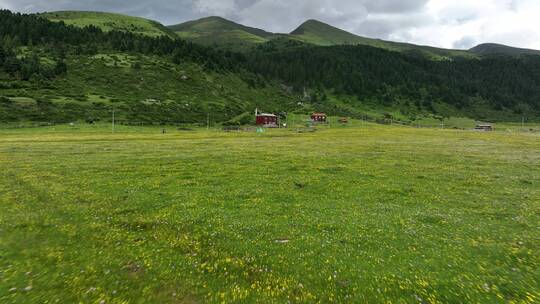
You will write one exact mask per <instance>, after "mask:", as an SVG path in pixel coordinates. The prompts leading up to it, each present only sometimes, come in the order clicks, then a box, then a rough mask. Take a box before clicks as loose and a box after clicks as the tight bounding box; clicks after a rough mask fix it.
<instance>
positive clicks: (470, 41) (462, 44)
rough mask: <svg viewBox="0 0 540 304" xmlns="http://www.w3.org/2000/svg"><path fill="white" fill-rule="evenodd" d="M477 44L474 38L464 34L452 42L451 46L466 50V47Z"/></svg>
mask: <svg viewBox="0 0 540 304" xmlns="http://www.w3.org/2000/svg"><path fill="white" fill-rule="evenodd" d="M477 44H478V43H476V39H474V37H471V36H465V37H463V38H461V39H459V40H457V41H455V42H454V43H453V45H452V47H453V48H454V49H461V50H468V49H470V48H472V47H474V46H475V45H477Z"/></svg>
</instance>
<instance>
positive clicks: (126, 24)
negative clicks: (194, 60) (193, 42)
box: [39, 11, 176, 38]
mask: <svg viewBox="0 0 540 304" xmlns="http://www.w3.org/2000/svg"><path fill="white" fill-rule="evenodd" d="M39 16H42V17H44V18H47V19H49V20H50V21H54V22H60V21H63V22H64V23H65V24H68V25H74V26H78V27H85V26H88V25H93V26H97V27H99V28H101V29H102V30H103V31H112V30H117V31H123V32H131V33H135V34H142V35H145V36H150V37H159V36H168V37H171V38H176V35H175V34H174V33H173V32H172V31H171V30H169V29H168V28H167V27H165V26H164V25H162V24H161V23H159V22H157V21H153V20H148V19H144V18H140V17H132V16H126V15H121V14H113V13H103V12H82V11H59V12H49V13H42V14H39Z"/></svg>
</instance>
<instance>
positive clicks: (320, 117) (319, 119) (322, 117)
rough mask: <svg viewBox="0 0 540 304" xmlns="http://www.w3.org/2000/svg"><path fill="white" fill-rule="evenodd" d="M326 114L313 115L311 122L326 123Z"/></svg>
mask: <svg viewBox="0 0 540 304" xmlns="http://www.w3.org/2000/svg"><path fill="white" fill-rule="evenodd" d="M326 118H327V116H326V113H313V114H311V121H313V122H326Z"/></svg>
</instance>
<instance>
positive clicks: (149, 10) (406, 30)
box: [0, 0, 540, 49]
mask: <svg viewBox="0 0 540 304" xmlns="http://www.w3.org/2000/svg"><path fill="white" fill-rule="evenodd" d="M0 8H7V9H10V10H13V11H20V12H43V11H55V10H92V11H108V12H117V13H124V14H129V15H134V16H141V17H146V18H151V19H155V20H158V21H160V22H162V23H164V24H167V25H169V24H175V23H180V22H183V21H187V20H191V19H195V18H199V17H204V16H208V15H219V16H223V17H226V18H229V19H232V20H234V21H237V22H240V23H243V24H246V25H249V26H254V27H259V28H263V29H265V30H268V31H274V32H290V31H292V30H293V29H294V28H295V27H297V26H298V25H299V24H300V23H302V22H303V21H305V20H306V19H318V20H321V21H324V22H327V23H331V24H333V25H335V26H337V27H340V28H343V29H345V30H348V31H350V32H353V33H356V34H358V35H362V36H368V37H374V38H381V39H387V40H395V41H404V42H411V43H417V44H427V45H433V46H439V47H446V48H470V47H472V46H474V45H476V44H479V43H484V42H496V43H503V44H508V45H512V46H517V47H527V48H535V49H540V0H153V1H145V0H129V1H126V0H0Z"/></svg>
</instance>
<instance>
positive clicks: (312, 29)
mask: <svg viewBox="0 0 540 304" xmlns="http://www.w3.org/2000/svg"><path fill="white" fill-rule="evenodd" d="M290 35H291V37H293V38H294V39H298V40H300V41H303V42H305V43H311V44H315V45H321V46H332V45H367V46H372V47H377V48H382V49H386V50H390V51H397V52H409V53H420V54H423V55H426V56H428V57H431V58H434V59H446V58H450V57H474V55H472V54H471V53H468V52H466V51H459V50H447V49H441V48H435V47H429V46H420V45H414V44H408V43H399V42H391V41H384V40H380V39H371V38H366V37H361V36H357V35H355V34H352V33H349V32H347V31H344V30H342V29H339V28H337V27H334V26H331V25H329V24H326V23H323V22H321V21H317V20H308V21H306V22H304V23H303V24H302V25H300V26H299V27H298V28H297V29H295V30H294V31H292V32H291V34H290Z"/></svg>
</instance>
